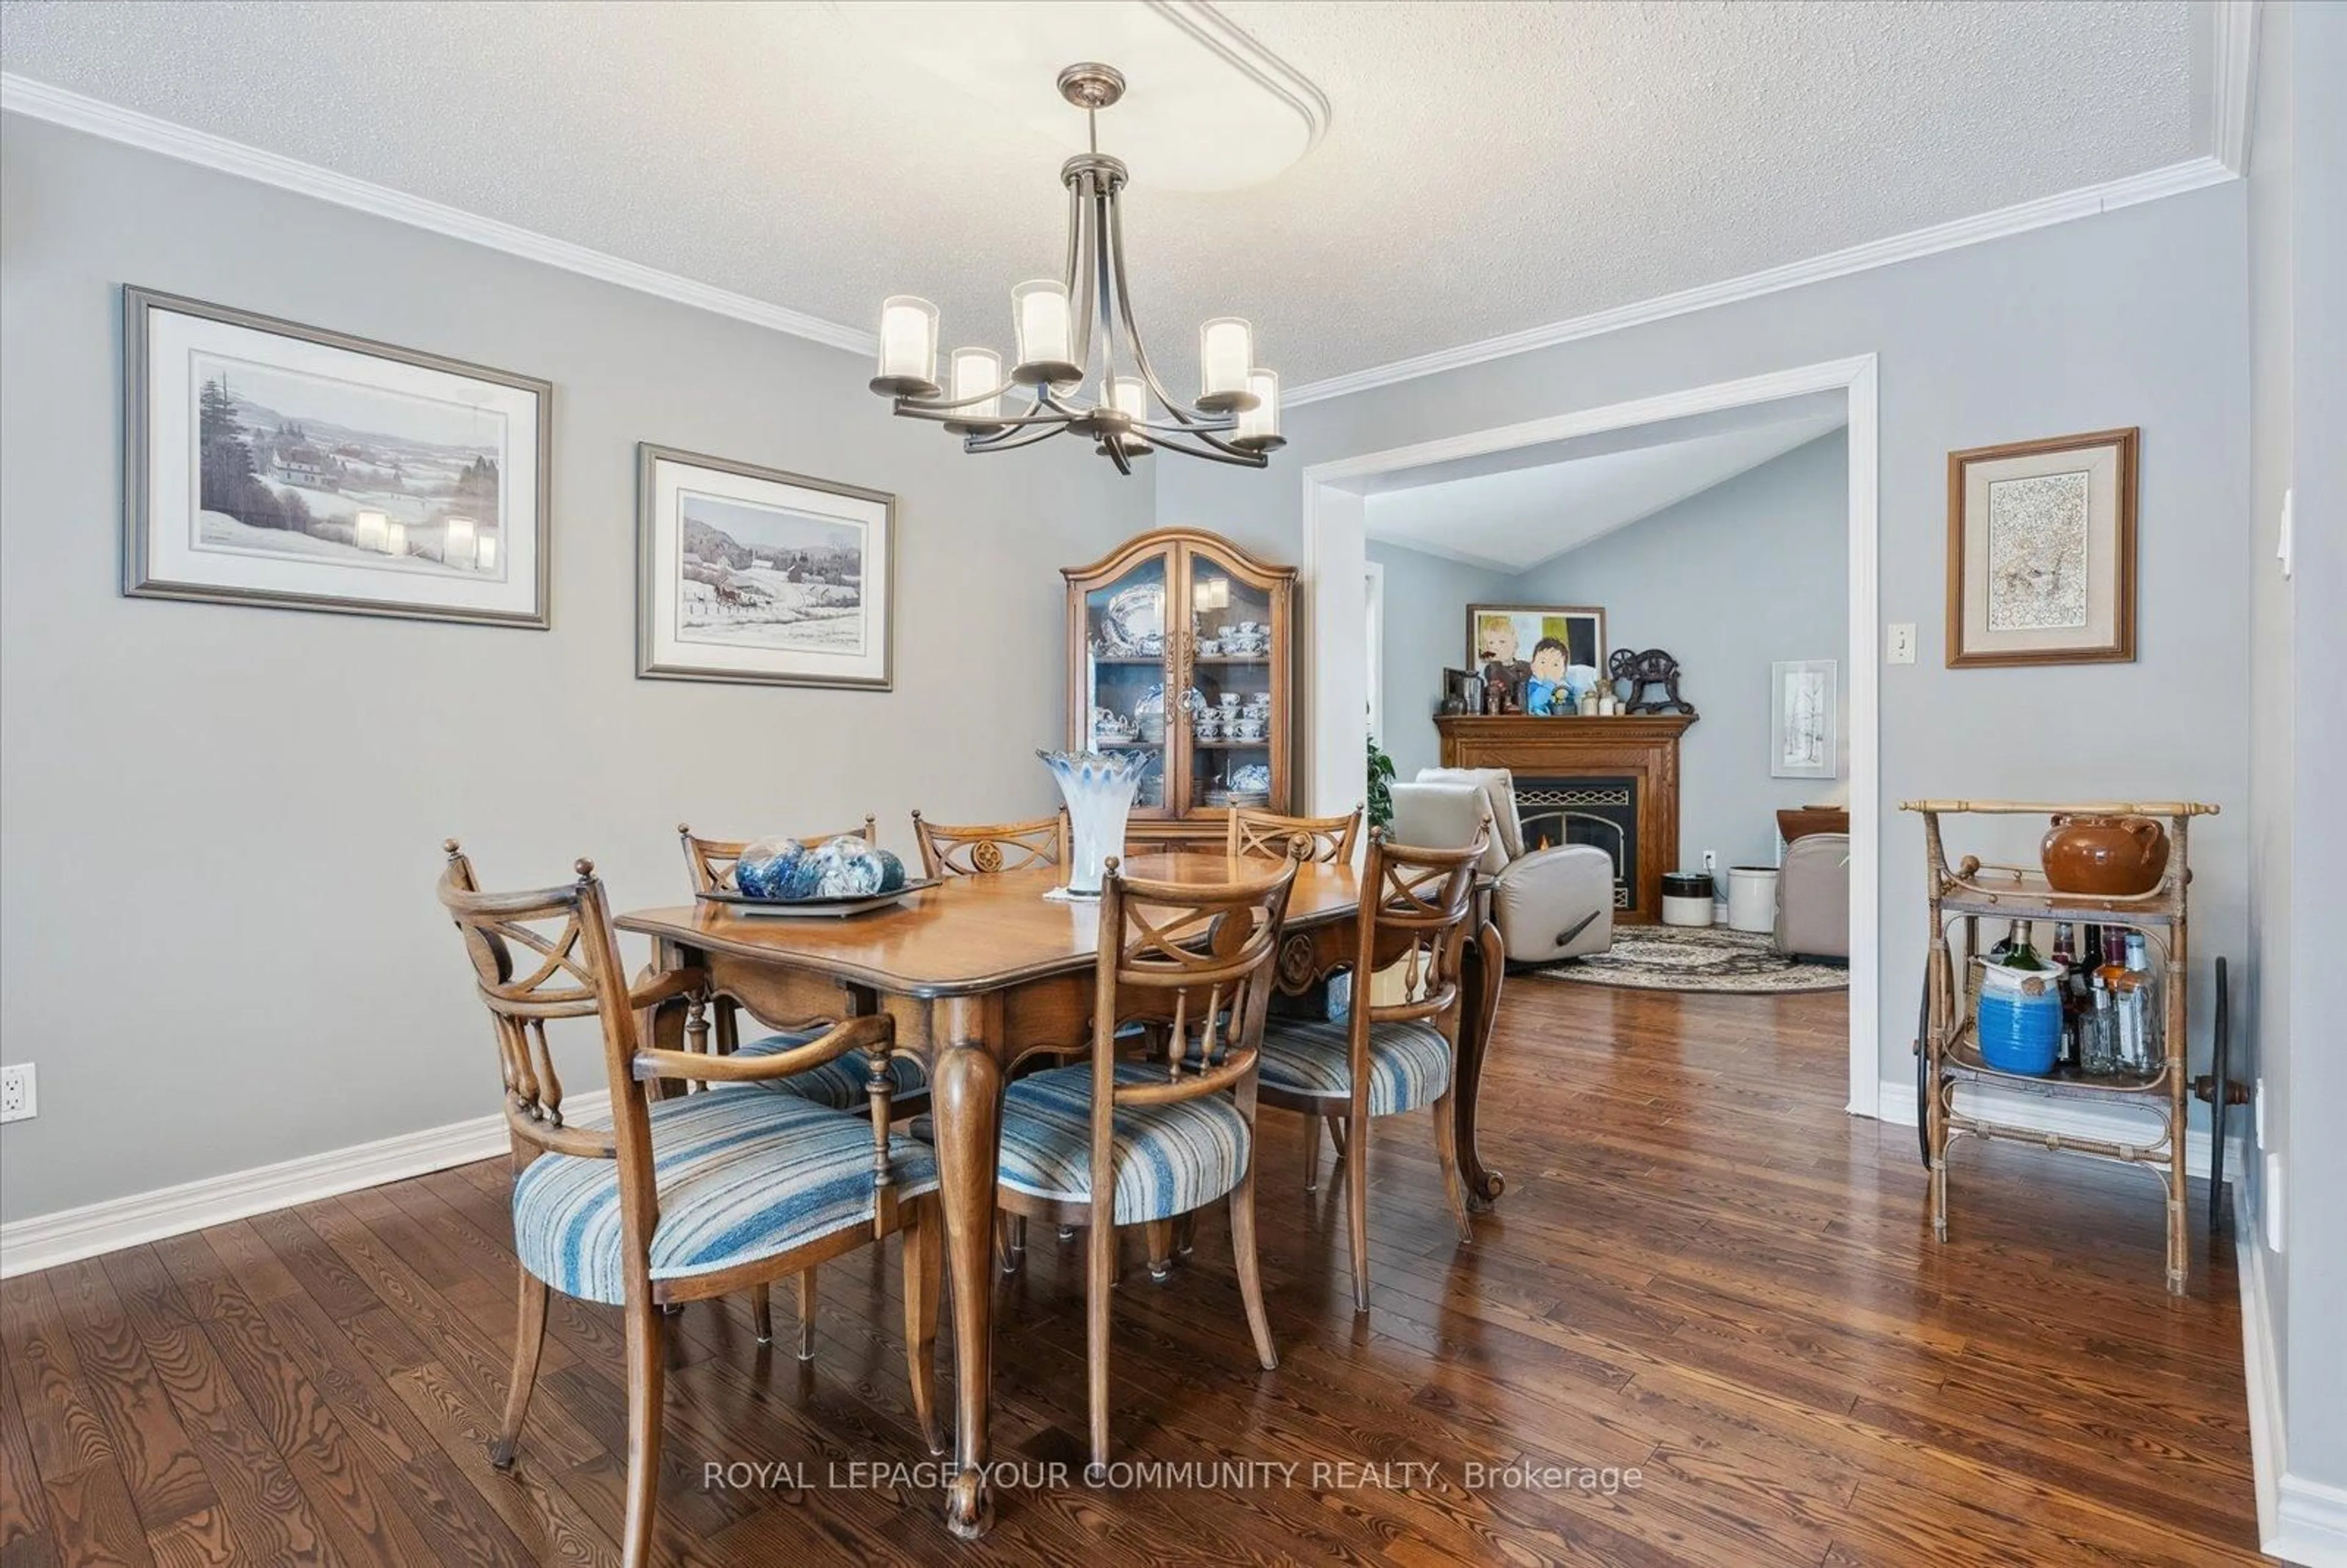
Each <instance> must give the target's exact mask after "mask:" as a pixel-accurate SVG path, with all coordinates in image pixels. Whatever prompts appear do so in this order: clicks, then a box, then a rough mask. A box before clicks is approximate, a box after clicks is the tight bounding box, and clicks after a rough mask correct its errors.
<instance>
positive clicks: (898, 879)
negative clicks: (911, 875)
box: [876, 849, 905, 893]
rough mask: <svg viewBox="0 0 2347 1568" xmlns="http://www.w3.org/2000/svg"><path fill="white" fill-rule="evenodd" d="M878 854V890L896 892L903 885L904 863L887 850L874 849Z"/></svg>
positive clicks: (901, 888) (900, 889)
mask: <svg viewBox="0 0 2347 1568" xmlns="http://www.w3.org/2000/svg"><path fill="white" fill-rule="evenodd" d="M876 854H878V856H880V891H881V892H883V893H896V892H899V891H902V890H903V888H904V886H905V863H904V862H903V861H901V860H899V859H897V856H896V855H895V854H894V853H892V852H891V851H889V850H886V849H883V850H878V851H876Z"/></svg>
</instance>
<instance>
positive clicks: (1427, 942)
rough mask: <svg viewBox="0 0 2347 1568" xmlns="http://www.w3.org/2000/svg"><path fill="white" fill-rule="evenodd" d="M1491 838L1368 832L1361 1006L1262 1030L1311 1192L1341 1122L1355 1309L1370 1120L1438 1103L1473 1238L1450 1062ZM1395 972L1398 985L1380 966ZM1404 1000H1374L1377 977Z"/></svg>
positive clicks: (1445, 1152) (1267, 1070) (1266, 1074)
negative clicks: (1464, 960) (1300, 1117)
mask: <svg viewBox="0 0 2347 1568" xmlns="http://www.w3.org/2000/svg"><path fill="white" fill-rule="evenodd" d="M1483 849H1484V844H1483V833H1482V831H1479V832H1478V833H1477V834H1476V835H1475V839H1474V842H1472V843H1471V844H1469V845H1466V846H1464V847H1463V848H1453V849H1426V848H1419V847H1413V846H1409V845H1399V844H1392V843H1389V842H1388V841H1387V839H1386V837H1385V835H1384V834H1383V833H1382V832H1378V833H1372V834H1371V835H1369V847H1368V857H1367V859H1366V860H1365V861H1364V863H1363V865H1362V868H1361V878H1360V886H1361V907H1360V913H1359V915H1358V917H1357V930H1358V941H1357V944H1356V947H1355V957H1354V960H1353V986H1352V999H1351V1001H1350V1003H1349V1005H1348V1008H1347V1009H1346V1014H1345V1016H1344V1017H1342V1018H1338V1019H1331V1020H1322V1019H1276V1020H1273V1021H1272V1022H1271V1023H1270V1025H1269V1026H1268V1027H1266V1030H1264V1037H1263V1062H1262V1068H1261V1088H1260V1091H1259V1092H1260V1094H1261V1096H1262V1099H1263V1102H1264V1103H1265V1104H1266V1105H1276V1106H1278V1107H1279V1108H1281V1109H1282V1110H1288V1111H1300V1112H1304V1113H1305V1114H1306V1115H1307V1116H1309V1117H1312V1118H1313V1121H1312V1122H1309V1123H1307V1133H1308V1136H1307V1143H1306V1147H1307V1154H1306V1156H1305V1158H1306V1163H1307V1175H1306V1185H1307V1186H1311V1185H1313V1184H1315V1177H1314V1175H1313V1173H1312V1171H1311V1167H1312V1166H1313V1165H1314V1164H1316V1163H1317V1160H1318V1157H1319V1152H1320V1134H1319V1125H1320V1122H1321V1121H1322V1120H1324V1119H1325V1120H1327V1121H1328V1122H1329V1123H1330V1126H1331V1129H1332V1131H1333V1130H1334V1128H1335V1126H1336V1125H1337V1123H1339V1122H1341V1123H1342V1125H1343V1127H1344V1135H1343V1137H1342V1138H1341V1139H1339V1140H1338V1143H1337V1154H1338V1158H1339V1159H1340V1161H1341V1162H1342V1166H1341V1168H1342V1170H1343V1172H1344V1178H1345V1211H1346V1220H1347V1226H1346V1230H1347V1235H1348V1238H1349V1240H1350V1243H1351V1247H1352V1257H1353V1306H1354V1309H1355V1310H1356V1311H1359V1312H1367V1311H1368V1309H1369V1228H1368V1227H1369V1218H1368V1214H1369V1209H1368V1203H1369V1185H1368V1153H1369V1145H1368V1136H1369V1122H1371V1121H1372V1120H1373V1119H1374V1118H1377V1117H1380V1116H1394V1115H1399V1114H1401V1113H1402V1112H1409V1111H1415V1110H1418V1109H1419V1107H1421V1106H1428V1105H1430V1106H1432V1108H1433V1115H1434V1148H1435V1153H1436V1155H1437V1157H1438V1159H1439V1161H1440V1164H1441V1168H1442V1183H1443V1192H1444V1194H1445V1195H1446V1196H1447V1197H1448V1198H1449V1199H1450V1213H1451V1217H1452V1218H1453V1219H1454V1220H1456V1221H1457V1222H1458V1225H1459V1239H1460V1241H1462V1242H1464V1241H1472V1240H1474V1239H1475V1235H1474V1231H1473V1230H1472V1228H1471V1226H1470V1225H1469V1223H1468V1218H1467V1190H1466V1187H1465V1185H1464V1184H1463V1183H1462V1182H1461V1180H1460V1173H1459V1147H1458V1140H1457V1133H1456V1130H1455V1128H1454V1127H1453V1125H1452V1122H1451V1117H1450V1111H1451V1099H1450V1096H1451V1089H1452V1082H1451V1064H1452V1061H1453V1060H1454V1058H1455V1056H1456V1054H1457V1050H1458V1045H1459V1012H1460V989H1459V962H1460V948H1461V947H1462V945H1463V942H1464V939H1465V937H1466V934H1467V927H1468V924H1469V920H1470V917H1471V915H1472V913H1473V908H1474V893H1475V869H1476V865H1477V863H1478V862H1479V861H1480V860H1481V858H1482V856H1483ZM1389 970H1390V971H1392V975H1391V978H1390V980H1389V981H1388V980H1387V978H1386V977H1385V976H1384V975H1383V974H1382V973H1381V971H1389ZM1372 977H1378V979H1379V980H1380V982H1381V983H1391V984H1394V985H1395V986H1397V988H1398V989H1399V992H1400V996H1399V999H1398V1000H1394V1001H1388V1002H1374V1001H1372V1000H1371V991H1372V985H1371V978H1372Z"/></svg>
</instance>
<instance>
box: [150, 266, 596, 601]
mask: <svg viewBox="0 0 2347 1568" xmlns="http://www.w3.org/2000/svg"><path fill="white" fill-rule="evenodd" d="M122 328H123V331H122V337H123V348H124V373H123V436H124V440H123V469H124V472H123V492H122V493H123V503H124V504H123V530H122V535H123V537H122V591H123V592H124V593H126V594H129V595H132V596H135V597H138V598H151V599H190V600H212V601H215V602H220V603H229V604H254V605H266V606H271V607H273V608H277V609H282V610H332V611H336V612H340V613H343V614H351V615H396V616H414V617H417V618H421V619H424V620H466V621H478V622H481V623H483V624H486V625H494V626H518V627H529V628H535V629H538V630H544V629H545V627H546V625H547V580H548V572H547V564H548V563H547V551H548V539H547V534H548V527H547V519H548V505H547V497H548V446H549V434H550V432H551V430H552V427H553V426H552V418H553V415H552V405H553V388H552V387H551V386H550V385H549V384H548V383H546V382H544V381H539V380H537V379H535V378H532V377H529V376H524V375H513V374H507V373H506V372H504V371H498V370H490V369H487V368H486V367H484V366H481V365H477V364H466V363H464V362H463V361H460V360H453V359H446V358H444V357H442V356H440V355H438V354H424V353H420V352H418V351H416V350H413V349H404V348H395V347H393V346H391V345H390V344H388V343H370V342H368V341H366V340H365V339H364V338H354V337H350V336H347V335H345V334H343V333H333V332H327V331H323V330H322V329H320V328H317V327H306V326H302V325H299V324H297V323H292V322H284V321H278V320H274V319H272V318H271V317H268V316H261V315H254V314H252V313H250V312H247V311H239V310H231V309H229V308H227V307H225V306H220V305H210V304H204V303H202V302H199V301H195V300H187V299H180V298H178V297H176V296H174V295H170V294H161V293H156V292H152V291H149V290H147V289H138V288H126V289H124V290H123V292H122Z"/></svg>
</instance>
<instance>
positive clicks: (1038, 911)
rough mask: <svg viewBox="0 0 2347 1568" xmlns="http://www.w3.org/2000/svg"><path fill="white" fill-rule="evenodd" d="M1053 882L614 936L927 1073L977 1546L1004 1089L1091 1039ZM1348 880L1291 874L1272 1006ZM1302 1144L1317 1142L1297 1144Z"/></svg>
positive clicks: (757, 1003) (652, 915)
mask: <svg viewBox="0 0 2347 1568" xmlns="http://www.w3.org/2000/svg"><path fill="white" fill-rule="evenodd" d="M1263 869H1265V867H1264V866H1263V865H1262V863H1261V862H1255V861H1250V862H1237V861H1234V860H1231V859H1229V858H1227V857H1225V856H1221V855H1197V854H1174V855H1150V856H1135V857H1133V859H1131V860H1128V861H1127V862H1125V865H1124V870H1125V872H1126V874H1127V875H1130V876H1134V877H1138V878H1148V879H1153V880H1160V881H1170V882H1191V883H1199V884H1206V883H1217V882H1227V881H1233V880H1238V879H1242V878H1244V877H1245V876H1248V875H1249V874H1250V872H1251V871H1252V872H1255V873H1260V872H1261V871H1262V870H1263ZM1062 879H1063V878H1062V874H1061V871H1060V870H1059V869H1058V868H1056V867H1040V868H1036V869H1030V870H1023V871H1008V872H1000V873H996V874H994V875H990V876H956V877H949V878H948V879H947V880H946V881H944V882H942V883H940V884H939V885H938V886H933V887H927V888H923V889H921V890H920V891H918V892H916V893H913V894H911V895H909V896H907V898H906V899H905V901H904V902H903V904H901V905H900V906H898V907H894V908H890V909H886V910H881V911H876V912H874V913H870V914H866V915H861V916H856V917H848V918H841V919H798V918H781V917H773V916H760V915H742V914H736V913H734V912H733V910H732V909H731V908H730V907H728V906H726V905H724V904H723V903H718V902H712V901H706V900H704V901H702V902H700V903H697V904H692V905H686V906H682V907H674V908H661V909H643V910H638V911H635V912H632V913H630V914H626V915H623V916H621V917H620V919H619V922H618V924H619V926H620V928H621V929H622V930H627V931H634V932H638V933H641V934H642V935H644V936H648V937H651V938H653V941H654V943H655V945H656V947H657V948H658V951H659V956H660V962H661V965H662V967H664V968H683V967H698V968H702V969H703V970H704V971H705V972H706V973H707V975H708V977H709V984H708V989H709V993H710V996H711V997H723V998H730V999H732V1000H733V1002H734V1004H735V1005H737V1006H738V1007H740V1008H741V1009H743V1010H744V1011H746V1012H748V1013H749V1014H751V1015H752V1016H753V1018H755V1019H757V1020H760V1021H761V1022H763V1023H764V1024H766V1025H767V1026H768V1027H770V1028H774V1029H789V1028H792V1027H794V1026H796V1025H800V1024H804V1023H807V1022H811V1021H814V1020H832V1019H838V1018H843V1017H850V1016H859V1015H864V1014H871V1013H879V1014H885V1015H886V1016H887V1017H888V1018H890V1019H892V1020H895V1023H896V1040H897V1048H898V1049H900V1050H908V1051H912V1052H914V1053H916V1054H917V1055H918V1056H919V1057H921V1058H922V1060H923V1061H924V1062H925V1063H926V1065H927V1067H928V1079H929V1091H930V1111H931V1114H932V1117H933V1119H934V1122H935V1127H936V1137H937V1151H938V1176H939V1180H940V1183H941V1185H942V1189H943V1191H942V1200H943V1204H944V1208H945V1222H946V1249H947V1259H948V1268H949V1269H950V1276H951V1279H952V1282H953V1322H954V1373H955V1377H954V1400H955V1425H954V1457H953V1476H952V1479H951V1480H950V1481H949V1482H948V1487H947V1495H946V1524H947V1527H948V1529H949V1530H950V1531H951V1532H953V1533H954V1534H956V1535H958V1536H960V1537H963V1538H964V1539H969V1540H975V1539H976V1538H978V1537H979V1536H980V1535H983V1534H984V1533H986V1532H987V1530H988V1529H989V1527H990V1526H991V1525H992V1523H993V1516H994V1511H993V1499H992V1492H991V1488H990V1486H989V1481H988V1479H987V1478H988V1473H989V1472H988V1447H987V1409H988V1400H989V1378H990V1376H991V1367H990V1364H991V1348H992V1341H991V1335H992V1331H993V1325H992V1317H993V1300H994V1292H993V1237H994V1228H993V1227H994V1208H995V1179H996V1170H997V1163H998V1160H999V1152H1000V1129H1001V1101H1002V1087H1003V1083H1004V1081H1005V1079H1006V1076H1007V1075H1008V1073H1009V1072H1010V1070H1011V1069H1013V1068H1015V1067H1016V1066H1017V1064H1018V1063H1019V1061H1020V1059H1021V1058H1023V1057H1027V1056H1030V1055H1034V1054H1036V1053H1039V1052H1067V1051H1077V1050H1084V1049H1085V1048H1086V1047H1087V1046H1088V1045H1089V1043H1090V1041H1091V1038H1092V1016H1091V1015H1092V996H1093V989H1092V968H1093V961H1094V958H1095V955H1096V953H1097V951H1098V947H1099V938H1100V922H1099V906H1098V905H1097V904H1096V903H1092V902H1074V901H1067V900H1063V899H1054V898H1051V897H1046V895H1047V894H1049V893H1051V891H1052V890H1053V889H1054V888H1056V887H1058V886H1060V884H1061V881H1062ZM1359 907H1360V888H1359V878H1358V873H1357V871H1356V870H1355V868H1354V867H1352V866H1327V865H1313V864H1307V865H1302V866H1297V867H1296V882H1295V886H1294V888H1293V890H1292V892H1291V893H1290V895H1289V898H1288V906H1287V917H1286V926H1285V929H1284V933H1283V935H1282V937H1281V938H1280V948H1279V958H1278V986H1279V989H1280V990H1281V991H1282V992H1284V993H1286V994H1289V995H1298V994H1301V993H1304V992H1307V991H1309V990H1311V989H1313V988H1314V987H1315V986H1317V984H1318V983H1319V982H1320V981H1322V980H1324V979H1327V977H1328V976H1329V975H1331V974H1333V973H1335V972H1336V971H1337V970H1339V969H1343V968H1349V967H1350V966H1351V965H1352V963H1353V961H1354V958H1355V955H1356V950H1357V937H1356V925H1355V916H1356V913H1357V912H1358V909H1359ZM1500 976H1501V946H1500V938H1499V933H1498V931H1497V930H1496V929H1494V928H1493V927H1492V926H1491V922H1490V921H1489V920H1488V919H1481V918H1479V920H1478V928H1477V929H1476V930H1475V931H1474V933H1473V934H1472V935H1471V939H1470V940H1469V941H1468V942H1467V943H1466V950H1465V956H1464V962H1463V963H1462V965H1461V974H1460V984H1461V990H1462V997H1461V1004H1460V1030H1459V1045H1458V1059H1457V1063H1456V1077H1457V1081H1458V1086H1459V1091H1458V1092H1457V1093H1456V1094H1455V1095H1454V1097H1453V1100H1454V1115H1455V1117H1456V1124H1457V1132H1458V1143H1459V1163H1460V1173H1461V1174H1462V1175H1463V1176H1464V1177H1465V1180H1466V1184H1467V1192H1468V1200H1469V1202H1470V1203H1471V1204H1473V1205H1474V1206H1476V1207H1478V1208H1488V1207H1490V1206H1491V1204H1492V1203H1493V1202H1494V1201H1495V1200H1496V1199H1497V1198H1498V1197H1499V1195H1500V1193H1501V1187H1502V1185H1503V1183H1502V1181H1501V1177H1500V1174H1499V1173H1497V1172H1495V1171H1492V1170H1491V1169H1489V1168H1488V1167H1486V1166H1485V1165H1484V1164H1483V1163H1482V1161H1481V1158H1480V1156H1479V1153H1478V1151H1477V1148H1476V1143H1475V1103H1476V1094H1477V1090H1478V1087H1479V1085H1480V1082H1481V1075H1482V1068H1483V1054H1484V1048H1485V1043H1486V1041H1487V1040H1489V1039H1490V1036H1491V1018H1492V1015H1493V1013H1494V1012H1495V1010H1496V1009H1497V1008H1498V1006H1499V989H1500ZM667 1005H668V1009H669V1012H668V1014H667V1016H666V1017H665V1018H664V1020H661V1021H658V1022H656V1027H657V1028H658V1029H659V1030H660V1031H661V1033H662V1034H664V1035H667V1034H671V1033H674V1034H681V1035H682V1036H683V1038H684V1039H685V1041H686V1043H687V1045H688V1046H689V1047H690V1048H692V1049H706V1048H707V1034H708V1030H707V1024H706V1015H705V1011H704V1009H705V1007H706V1003H705V1001H704V1000H703V999H699V998H695V999H691V1000H682V999H681V1000H678V1001H674V1002H671V1003H670V1004H667ZM1311 1135H1312V1136H1315V1137H1317V1136H1318V1135H1319V1130H1318V1129H1317V1127H1316V1128H1314V1129H1313V1130H1312V1133H1311Z"/></svg>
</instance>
